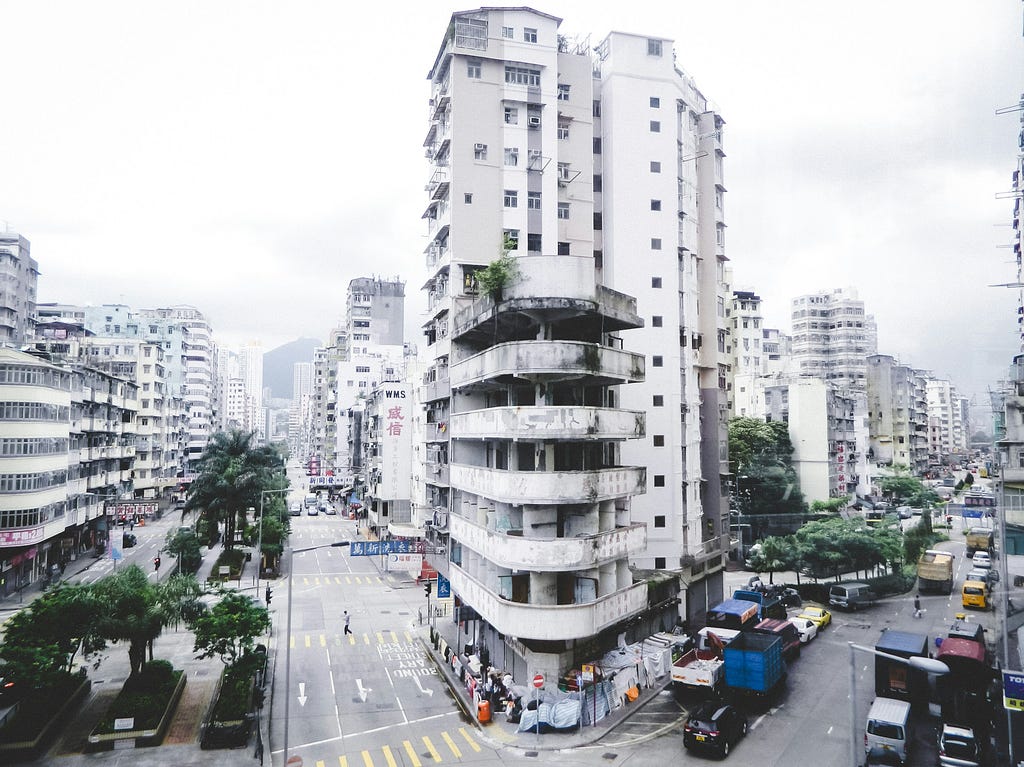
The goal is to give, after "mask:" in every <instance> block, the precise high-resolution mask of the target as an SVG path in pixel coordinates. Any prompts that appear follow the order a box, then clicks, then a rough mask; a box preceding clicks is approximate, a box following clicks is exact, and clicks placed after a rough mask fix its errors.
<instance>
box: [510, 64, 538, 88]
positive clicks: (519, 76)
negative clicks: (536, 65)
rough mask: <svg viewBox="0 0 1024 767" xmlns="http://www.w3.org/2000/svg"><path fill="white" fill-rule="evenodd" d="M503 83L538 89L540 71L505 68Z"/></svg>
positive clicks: (512, 67)
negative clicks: (530, 86)
mask: <svg viewBox="0 0 1024 767" xmlns="http://www.w3.org/2000/svg"><path fill="white" fill-rule="evenodd" d="M505 82H506V83H509V84H511V85H532V86H535V87H538V88H539V87H540V70H539V69H531V68H530V67H516V66H506V67H505Z"/></svg>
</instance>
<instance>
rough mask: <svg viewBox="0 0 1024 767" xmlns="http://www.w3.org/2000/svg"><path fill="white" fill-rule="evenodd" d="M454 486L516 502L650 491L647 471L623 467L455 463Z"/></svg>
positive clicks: (563, 500)
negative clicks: (510, 468) (507, 466)
mask: <svg viewBox="0 0 1024 767" xmlns="http://www.w3.org/2000/svg"><path fill="white" fill-rule="evenodd" d="M450 476H451V485H452V486H453V487H457V488H460V489H462V490H468V491H469V492H471V493H475V494H476V495H480V496H484V497H485V498H491V499H494V500H496V501H503V502H505V503H512V504H515V505H521V504H527V503H534V504H558V503H597V502H598V501H605V500H610V499H612V498H625V497H628V496H632V495H640V494H641V493H644V492H646V485H647V470H646V469H644V468H642V467H639V466H620V467H616V468H610V469H593V470H591V471H550V472H548V471H504V470H501V469H488V468H486V467H482V466H466V465H463V464H452V465H451V472H450Z"/></svg>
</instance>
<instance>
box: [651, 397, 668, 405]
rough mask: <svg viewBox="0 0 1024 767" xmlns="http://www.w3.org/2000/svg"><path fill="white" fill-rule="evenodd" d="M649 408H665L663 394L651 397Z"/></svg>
mask: <svg viewBox="0 0 1024 767" xmlns="http://www.w3.org/2000/svg"><path fill="white" fill-rule="evenodd" d="M651 406H652V407H665V395H664V394H655V395H654V396H652V397H651Z"/></svg>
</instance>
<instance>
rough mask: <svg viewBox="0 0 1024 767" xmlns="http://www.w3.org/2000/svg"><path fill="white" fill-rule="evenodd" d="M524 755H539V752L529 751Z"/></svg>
mask: <svg viewBox="0 0 1024 767" xmlns="http://www.w3.org/2000/svg"><path fill="white" fill-rule="evenodd" d="M523 756H533V757H536V756H537V752H536V751H527V752H526V753H525V754H523Z"/></svg>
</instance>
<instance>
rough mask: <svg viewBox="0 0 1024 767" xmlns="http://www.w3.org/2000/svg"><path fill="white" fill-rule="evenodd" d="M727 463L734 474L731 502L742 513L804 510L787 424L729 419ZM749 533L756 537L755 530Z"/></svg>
mask: <svg viewBox="0 0 1024 767" xmlns="http://www.w3.org/2000/svg"><path fill="white" fill-rule="evenodd" d="M729 465H730V467H731V468H732V471H733V473H734V474H735V476H736V489H735V493H734V495H733V498H732V505H733V507H734V508H736V509H738V510H739V511H740V512H741V513H743V514H749V515H764V514H792V513H803V512H805V511H806V510H807V504H806V503H805V501H804V496H803V493H802V492H801V491H800V483H799V481H798V480H797V476H796V472H795V471H794V470H793V443H792V441H791V440H790V437H789V430H788V427H787V426H786V424H784V423H781V422H778V421H772V422H771V423H767V422H765V421H762V420H760V419H757V418H733V419H732V420H731V421H729ZM755 527H756V526H755ZM752 532H753V534H754V537H755V538H756V537H758V532H757V531H756V530H754V529H752Z"/></svg>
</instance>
